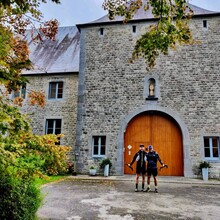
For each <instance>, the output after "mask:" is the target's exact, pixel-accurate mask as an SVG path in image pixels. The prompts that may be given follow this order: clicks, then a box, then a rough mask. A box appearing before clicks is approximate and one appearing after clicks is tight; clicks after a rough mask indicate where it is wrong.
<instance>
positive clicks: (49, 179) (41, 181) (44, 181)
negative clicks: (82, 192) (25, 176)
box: [36, 175, 68, 187]
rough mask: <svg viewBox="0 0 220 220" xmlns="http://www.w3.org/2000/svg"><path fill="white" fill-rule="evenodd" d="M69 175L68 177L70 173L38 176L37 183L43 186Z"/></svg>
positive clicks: (38, 185)
mask: <svg viewBox="0 0 220 220" xmlns="http://www.w3.org/2000/svg"><path fill="white" fill-rule="evenodd" d="M67 177H68V175H58V176H46V178H45V179H42V178H37V179H36V185H37V187H41V186H42V185H44V184H47V183H52V182H56V181H58V180H61V179H65V178H67Z"/></svg>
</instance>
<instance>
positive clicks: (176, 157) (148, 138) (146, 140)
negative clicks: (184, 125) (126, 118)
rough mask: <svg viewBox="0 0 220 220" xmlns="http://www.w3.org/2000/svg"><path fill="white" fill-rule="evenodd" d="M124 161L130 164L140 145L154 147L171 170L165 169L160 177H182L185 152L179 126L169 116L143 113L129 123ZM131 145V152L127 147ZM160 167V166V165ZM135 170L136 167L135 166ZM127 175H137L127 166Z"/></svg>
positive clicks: (125, 138) (125, 139)
mask: <svg viewBox="0 0 220 220" xmlns="http://www.w3.org/2000/svg"><path fill="white" fill-rule="evenodd" d="M124 143H125V149H124V161H125V164H126V163H130V161H131V160H132V158H133V156H134V154H135V153H136V152H137V151H138V150H139V145H140V144H144V145H145V147H147V146H148V145H150V144H151V145H153V146H154V150H155V151H157V152H158V154H159V155H160V157H161V159H162V160H163V162H164V163H167V164H168V166H169V168H168V169H163V170H162V171H160V172H159V175H165V176H171V175H172V176H182V175H183V152H182V135H181V131H180V128H179V126H178V124H177V123H176V122H175V121H174V120H173V119H172V118H171V117H169V116H167V115H165V114H159V113H156V112H155V113H153V114H152V113H151V114H148V113H142V114H140V115H138V116H136V117H135V118H134V119H132V120H131V122H129V124H128V127H127V129H126V132H125V136H124ZM129 145H131V146H132V148H131V149H130V150H129V149H128V148H127V147H128V146H129ZM158 167H160V164H158ZM133 168H135V165H133ZM124 172H125V174H135V169H134V171H133V172H131V170H130V169H129V168H128V167H126V166H125V171H124Z"/></svg>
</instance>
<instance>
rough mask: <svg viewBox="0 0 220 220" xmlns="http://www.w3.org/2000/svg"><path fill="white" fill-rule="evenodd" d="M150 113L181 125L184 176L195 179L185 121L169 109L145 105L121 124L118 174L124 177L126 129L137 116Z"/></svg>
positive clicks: (130, 114)
mask: <svg viewBox="0 0 220 220" xmlns="http://www.w3.org/2000/svg"><path fill="white" fill-rule="evenodd" d="M148 111H157V112H161V113H165V114H167V115H169V116H170V117H171V118H173V119H174V120H175V121H176V123H177V124H178V125H179V128H180V130H181V133H182V149H183V175H184V176H185V177H193V172H192V165H191V159H190V139H189V132H188V129H187V127H186V125H185V123H184V121H183V120H182V119H181V118H180V117H179V116H178V114H176V113H175V112H173V111H172V110H170V109H169V108H164V107H161V106H158V105H144V106H141V107H140V108H138V109H136V110H135V111H133V112H131V113H129V114H128V115H127V116H126V117H125V118H124V119H123V120H122V122H121V125H120V129H119V134H118V160H117V164H116V165H117V167H116V172H117V173H119V174H121V175H124V164H125V163H124V150H125V149H124V134H125V132H126V128H127V126H128V124H129V122H130V121H131V120H132V118H134V117H135V116H137V115H139V114H141V113H143V112H148Z"/></svg>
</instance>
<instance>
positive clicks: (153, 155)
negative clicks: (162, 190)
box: [146, 145, 164, 193]
mask: <svg viewBox="0 0 220 220" xmlns="http://www.w3.org/2000/svg"><path fill="white" fill-rule="evenodd" d="M148 150H149V152H148V153H147V161H148V163H147V190H146V191H147V192H149V191H150V190H151V189H150V178H151V175H153V177H154V185H155V193H158V189H157V174H158V168H157V161H159V162H160V164H161V165H162V166H164V163H163V162H162V160H161V159H160V156H159V155H158V153H157V152H156V151H154V150H153V146H152V145H150V146H148Z"/></svg>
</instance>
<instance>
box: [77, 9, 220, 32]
mask: <svg viewBox="0 0 220 220" xmlns="http://www.w3.org/2000/svg"><path fill="white" fill-rule="evenodd" d="M213 16H215V17H217V16H220V12H213V13H208V14H197V15H193V17H192V19H193V18H198V17H213ZM156 20H158V18H146V19H135V20H129V21H128V22H127V23H136V22H144V21H156ZM113 24H123V20H120V21H116V20H112V21H105V22H94V23H84V24H76V27H77V28H78V30H80V28H84V27H91V26H99V25H113Z"/></svg>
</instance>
